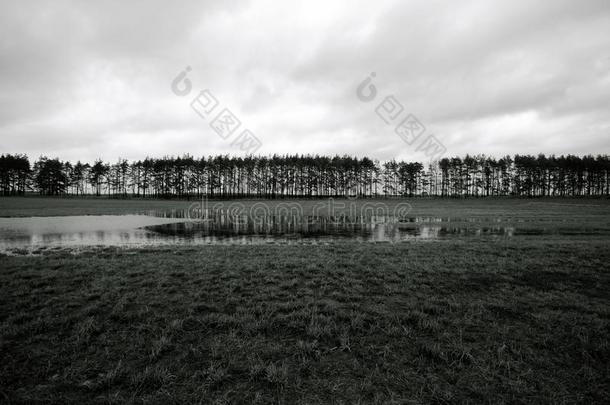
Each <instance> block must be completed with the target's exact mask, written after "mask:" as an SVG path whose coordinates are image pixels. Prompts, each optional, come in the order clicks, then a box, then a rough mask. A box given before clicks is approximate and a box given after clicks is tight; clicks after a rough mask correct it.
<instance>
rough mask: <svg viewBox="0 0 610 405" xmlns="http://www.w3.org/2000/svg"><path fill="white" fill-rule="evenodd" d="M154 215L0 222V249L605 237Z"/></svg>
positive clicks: (425, 222) (441, 221)
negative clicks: (543, 236)
mask: <svg viewBox="0 0 610 405" xmlns="http://www.w3.org/2000/svg"><path fill="white" fill-rule="evenodd" d="M150 214H153V215H101V216H68V217H32V218H0V250H1V251H8V250H10V249H14V248H34V247H55V246H62V247H71V246H95V245H104V246H145V245H172V244H266V243H287V244H292V243H326V242H335V241H347V240H351V241H359V242H392V243H395V242H404V241H434V240H441V239H445V238H456V237H457V238H463V237H482V238H487V239H490V240H501V239H504V238H512V237H516V236H528V235H529V236H535V235H547V234H564V235H599V234H604V235H607V234H608V233H610V232H609V231H608V230H607V229H581V228H578V227H573V228H563V229H561V228H548V229H547V228H531V227H525V228H524V227H522V226H521V225H519V224H517V227H515V224H511V223H506V222H502V221H497V220H496V219H495V218H490V219H488V220H486V221H482V220H481V218H459V219H456V218H453V219H451V218H436V217H410V218H401V219H400V220H398V219H396V218H393V217H387V216H359V217H349V216H336V217H329V216H326V217H324V216H295V215H293V216H260V217H250V216H247V215H231V214H229V213H227V212H215V213H212V214H210V215H209V216H208V217H207V218H206V219H205V220H198V221H190V220H188V216H187V215H185V213H184V211H182V210H176V211H174V212H162V213H159V212H155V213H150Z"/></svg>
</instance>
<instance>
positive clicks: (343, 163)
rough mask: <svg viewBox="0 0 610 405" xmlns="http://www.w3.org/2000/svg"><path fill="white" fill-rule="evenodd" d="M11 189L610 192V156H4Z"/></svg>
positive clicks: (7, 190) (146, 193)
mask: <svg viewBox="0 0 610 405" xmlns="http://www.w3.org/2000/svg"><path fill="white" fill-rule="evenodd" d="M0 180H1V183H0V187H1V190H2V194H4V195H23V194H25V193H26V192H36V193H40V194H43V195H87V194H88V195H108V196H117V197H119V196H122V197H126V196H137V197H156V198H170V197H180V198H190V197H201V196H203V195H207V196H208V197H212V198H214V197H222V198H231V197H246V196H248V197H264V198H278V197H330V196H349V195H358V196H362V197H374V196H386V197H390V196H424V195H434V196H509V195H513V196H530V197H534V196H601V195H606V196H607V195H609V190H610V159H609V156H607V155H599V156H596V157H594V156H590V155H588V156H583V157H579V156H573V155H568V156H559V157H557V156H545V155H538V156H531V155H515V156H513V157H511V156H505V157H503V158H501V159H496V158H494V157H490V156H485V155H477V156H470V155H466V156H465V157H463V158H460V157H454V158H444V159H441V160H439V161H435V162H432V163H430V164H429V165H427V166H424V165H423V164H421V163H418V162H402V161H395V160H392V161H388V162H379V161H373V160H371V159H369V158H366V157H364V158H355V157H350V156H334V157H329V156H308V155H305V156H302V155H286V156H278V155H274V156H272V157H264V156H258V157H257V156H248V157H245V158H241V157H229V156H211V157H208V158H203V157H202V158H198V159H196V158H194V157H192V156H189V155H185V156H182V157H164V158H160V159H155V158H146V159H144V160H138V161H134V162H128V161H127V160H125V159H119V160H118V162H116V163H114V164H110V163H106V162H103V161H101V160H97V161H96V162H94V163H93V164H88V163H81V162H80V161H78V162H76V163H75V164H72V163H70V162H63V161H60V160H59V159H49V158H47V157H40V158H39V159H38V160H37V161H36V162H35V163H34V164H33V165H30V162H29V159H28V157H27V156H25V155H2V156H0Z"/></svg>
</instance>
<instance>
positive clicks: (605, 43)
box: [0, 0, 610, 160]
mask: <svg viewBox="0 0 610 405" xmlns="http://www.w3.org/2000/svg"><path fill="white" fill-rule="evenodd" d="M0 52H1V53H0V55H1V56H0V88H1V89H2V91H1V92H0V151H1V152H11V153H16V152H25V153H28V154H30V155H32V156H38V155H40V154H46V155H50V156H59V157H61V158H64V159H79V158H80V159H85V160H93V159H95V158H97V157H102V158H104V159H107V160H114V159H116V158H118V157H119V156H121V157H127V158H141V157H144V156H146V155H156V156H158V155H163V154H182V153H186V152H188V153H192V154H196V155H199V154H215V153H240V152H239V151H238V150H236V149H235V148H234V147H232V146H231V145H230V142H228V141H225V140H222V139H220V138H219V137H218V136H217V135H216V134H215V133H214V132H213V131H212V130H211V129H210V128H209V126H208V123H207V122H206V121H204V120H202V119H201V118H200V117H198V116H197V115H196V114H195V113H194V112H193V111H192V110H191V109H190V107H189V102H190V100H192V98H193V97H194V96H195V95H196V93H197V92H198V91H199V90H200V89H204V88H209V89H210V90H211V91H212V92H213V93H214V94H215V95H216V97H217V98H218V100H219V101H220V102H221V104H222V106H223V107H228V108H230V109H231V110H232V111H233V112H234V113H235V114H236V115H237V116H238V117H239V118H240V120H241V121H242V123H243V126H244V127H247V128H249V129H251V130H252V131H253V132H254V133H256V134H257V136H258V137H259V138H261V140H262V141H263V147H262V148H261V149H260V152H261V153H328V154H335V153H337V154H343V153H348V154H356V155H369V156H372V157H374V158H379V159H389V158H394V157H396V158H414V159H416V158H421V156H420V155H418V154H417V153H416V152H415V150H414V147H412V146H408V145H405V144H404V143H403V142H402V141H401V140H400V138H399V137H398V136H397V135H396V134H395V133H394V132H393V127H392V126H389V125H385V124H384V123H383V122H382V121H381V120H380V119H379V118H378V117H377V116H376V115H375V112H374V108H375V106H376V104H378V102H379V101H381V99H382V98H383V97H384V96H386V95H390V94H392V95H394V96H395V97H396V98H397V99H398V100H399V101H400V102H401V103H402V104H403V105H404V107H405V110H406V112H410V113H413V114H415V115H416V116H417V117H419V119H420V120H421V121H422V122H423V123H424V124H425V125H426V128H427V130H428V131H429V133H433V134H435V135H436V136H437V137H438V138H439V139H440V140H442V142H443V143H444V144H445V146H446V147H447V153H448V154H452V155H453V154H465V153H492V154H498V155H500V154H506V153H527V152H529V153H538V152H543V153H579V154H582V153H610V141H608V139H609V137H608V132H609V130H610V108H609V107H608V106H610V7H609V6H608V5H607V1H604V0H600V1H593V0H591V1H584V2H578V3H577V2H573V1H564V0H562V1H550V0H549V1H543V2H535V3H532V2H526V1H522V0H519V1H505V2H493V3H491V2H488V1H482V0H480V1H469V2H460V3H459V4H458V3H456V2H449V1H413V2H401V1H390V0H387V1H385V0H384V1H379V2H374V3H371V2H364V1H362V2H360V1H356V2H354V1H346V0H344V1H334V2H322V1H311V2H291V1H286V2H271V1H269V0H264V1H263V0H260V1H250V2H248V1H231V2H212V1H209V2H200V1H192V2H180V3H179V4H169V3H167V2H160V1H159V2H150V1H141V2H129V3H125V2H118V1H114V2H97V3H89V2H77V1H58V2H53V3H46V2H34V1H24V2H14V3H4V4H2V5H1V6H0ZM187 65H189V66H191V67H192V71H191V72H190V73H189V79H190V80H191V81H192V83H193V87H194V88H193V92H192V93H191V95H189V96H188V97H184V98H180V97H177V96H175V95H174V94H173V93H172V92H171V91H170V82H171V81H172V80H173V78H174V77H175V76H176V75H177V74H178V73H179V72H180V71H181V70H182V69H184V67H185V66H187ZM371 72H375V73H376V74H377V76H376V78H375V81H374V84H375V86H376V87H377V89H378V91H379V95H378V97H377V100H375V102H372V103H370V104H365V103H362V102H360V101H359V100H358V99H357V98H356V97H355V90H356V87H357V86H358V84H359V83H360V82H361V81H362V80H363V79H364V78H365V77H366V76H367V75H368V74H370V73H371ZM576 134H577V135H576Z"/></svg>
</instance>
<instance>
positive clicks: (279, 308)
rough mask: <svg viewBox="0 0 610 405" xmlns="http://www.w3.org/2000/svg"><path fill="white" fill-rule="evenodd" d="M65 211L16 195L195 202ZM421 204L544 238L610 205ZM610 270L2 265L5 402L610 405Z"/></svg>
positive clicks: (513, 245)
mask: <svg viewBox="0 0 610 405" xmlns="http://www.w3.org/2000/svg"><path fill="white" fill-rule="evenodd" d="M51 201H52V202H49V200H47V199H35V198H25V199H0V213H2V215H5V214H6V212H10V213H11V215H14V213H21V214H22V215H36V213H45V214H47V213H46V211H44V208H43V207H47V208H48V207H51V208H49V209H52V210H53V212H54V213H55V215H59V213H65V212H69V211H70V210H71V209H72V208H69V207H73V208H74V209H75V210H79V211H78V213H79V214H83V213H91V214H93V213H98V214H99V213H111V212H112V213H125V212H135V211H138V210H141V209H146V208H143V207H149V206H150V204H153V205H158V206H159V207H163V208H168V207H174V205H175V207H177V208H179V207H180V206H181V204H187V205H188V203H185V202H179V201H178V202H158V201H157V202H155V201H141V200H140V201H138V200H132V201H127V202H125V201H105V202H104V200H99V201H96V202H95V204H93V205H92V204H91V203H90V202H89V201H85V202H83V201H82V200H59V199H52V200H51ZM412 205H413V211H414V213H413V214H414V215H439V216H443V215H451V216H456V217H460V216H464V217H466V216H469V217H476V216H479V215H480V216H481V217H489V218H496V217H501V218H502V220H506V221H512V220H519V221H523V223H532V222H533V223H534V224H536V226H540V225H541V224H547V226H549V224H551V225H552V224H558V223H562V225H561V226H564V227H565V226H572V227H574V228H578V227H582V226H597V227H599V226H601V227H606V226H608V221H609V220H610V210H609V204H608V201H607V200H580V199H571V200H489V201H486V200H459V201H447V200H413V201H412ZM19 207H22V208H19ZM20 209H22V210H23V211H20ZM112 210H115V211H112ZM131 210H134V211H131ZM466 214H468V215H466ZM609 262H610V239H608V238H607V237H605V236H596V237H591V236H579V235H577V234H575V235H570V236H560V235H558V236H547V237H544V238H540V237H520V238H514V239H510V240H503V241H500V242H494V243H492V242H490V241H488V240H486V239H478V238H468V239H452V240H445V241H439V242H433V243H403V244H358V243H340V244H331V245H328V246H272V245H270V246H266V245H265V246H200V247H196V248H194V247H184V246H183V247H180V246H177V247H175V248H163V249H154V250H152V249H119V248H107V249H93V248H92V249H90V250H89V251H84V252H80V253H78V254H74V252H72V251H68V250H61V249H59V250H48V251H45V252H43V253H42V255H40V256H2V257H0V322H1V329H0V334H1V335H0V398H1V399H2V402H5V403H63V404H66V403H75V404H76V403H78V404H81V403H159V404H167V403H176V404H179V403H244V404H250V403H280V404H292V403H379V404H382V403H383V404H385V403H397V404H398V403H401V404H402V403H468V402H470V403H607V401H608V398H610V382H609V381H610V380H609V376H610V343H609V336H610V294H609V293H608V292H609V291H610V273H609V266H608V263H609Z"/></svg>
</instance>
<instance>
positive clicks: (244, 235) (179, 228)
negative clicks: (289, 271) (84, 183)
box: [147, 215, 514, 243]
mask: <svg viewBox="0 0 610 405" xmlns="http://www.w3.org/2000/svg"><path fill="white" fill-rule="evenodd" d="M437 222H438V223H437ZM415 223H417V224H418V225H414V224H415ZM420 223H421V224H420ZM147 229H149V230H152V231H154V232H156V233H159V234H162V235H167V236H171V237H180V238H183V239H184V240H188V241H191V242H195V243H201V242H203V243H213V242H216V241H229V242H237V243H245V242H255V241H257V240H258V241H269V240H272V241H273V240H275V241H281V242H290V241H295V240H297V241H298V240H303V241H335V240H345V239H349V240H357V241H363V242H402V241H408V240H434V239H440V238H444V237H449V236H507V237H510V236H512V235H513V233H514V228H513V227H507V226H485V227H479V228H467V227H460V226H449V225H447V224H446V223H444V224H443V223H442V222H441V221H426V222H424V221H408V220H407V221H402V220H401V221H398V220H396V219H394V218H391V217H356V218H350V217H316V216H305V217H296V216H269V217H260V218H252V217H248V216H245V215H243V216H230V215H216V216H213V217H211V218H209V219H207V220H204V221H194V222H181V223H172V224H164V225H156V226H149V227H147Z"/></svg>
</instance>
